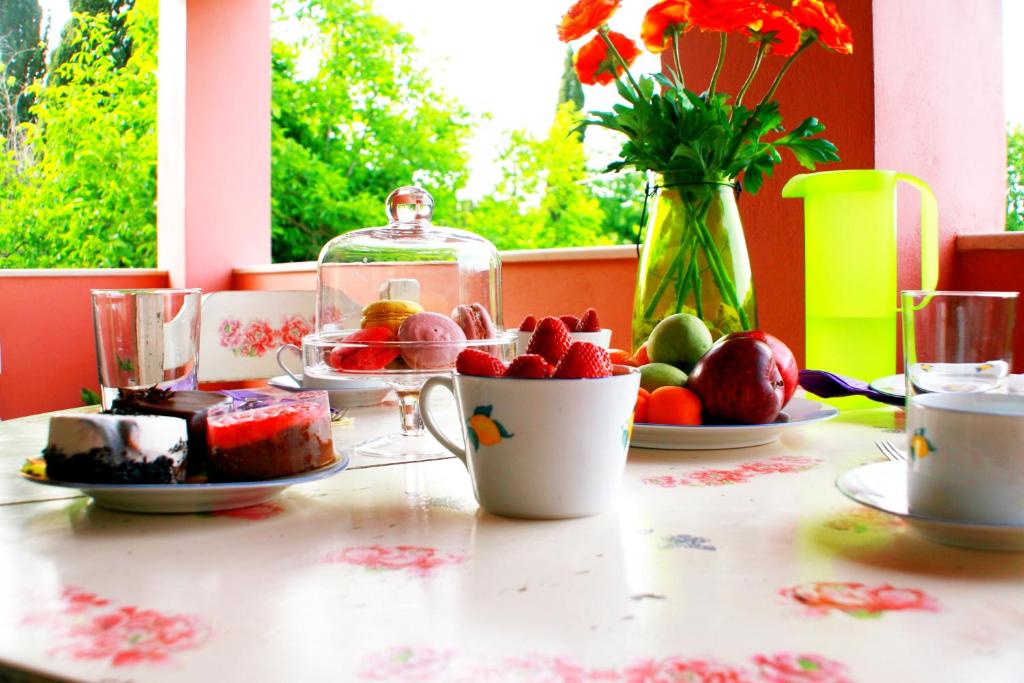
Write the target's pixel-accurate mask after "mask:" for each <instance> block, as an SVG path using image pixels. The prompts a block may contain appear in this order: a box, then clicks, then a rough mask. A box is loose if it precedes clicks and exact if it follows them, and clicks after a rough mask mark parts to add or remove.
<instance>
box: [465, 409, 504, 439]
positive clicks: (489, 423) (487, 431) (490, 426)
mask: <svg viewBox="0 0 1024 683" xmlns="http://www.w3.org/2000/svg"><path fill="white" fill-rule="evenodd" d="M491 408H492V406H477V407H476V408H475V409H474V410H473V415H472V416H471V417H470V418H469V419H468V420H466V434H467V435H468V436H469V440H470V441H472V442H473V448H476V449H479V448H480V446H493V445H495V444H497V443H500V442H501V440H502V439H511V438H512V437H513V436H515V435H514V434H512V433H511V432H510V431H508V430H507V429H505V425H503V424H501V423H500V422H498V421H497V420H495V419H494V418H492V417H491Z"/></svg>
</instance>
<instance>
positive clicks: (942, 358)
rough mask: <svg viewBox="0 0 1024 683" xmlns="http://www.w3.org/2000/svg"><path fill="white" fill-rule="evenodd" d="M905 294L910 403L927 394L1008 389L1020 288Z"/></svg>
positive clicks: (904, 335)
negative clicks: (994, 290)
mask: <svg viewBox="0 0 1024 683" xmlns="http://www.w3.org/2000/svg"><path fill="white" fill-rule="evenodd" d="M902 294H903V366H904V375H905V378H906V387H907V401H908V405H910V400H911V399H912V398H913V397H914V396H915V395H917V394H922V393H935V392H941V393H986V392H997V393H1004V392H1005V391H1006V388H1007V384H1008V378H1009V375H1010V372H1011V368H1012V365H1013V326H1014V317H1015V311H1016V306H1017V293H1016V292H943V291H935V292H929V291H905V292H903V293H902Z"/></svg>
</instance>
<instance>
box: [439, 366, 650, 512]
mask: <svg viewBox="0 0 1024 683" xmlns="http://www.w3.org/2000/svg"><path fill="white" fill-rule="evenodd" d="M438 387H445V388H447V389H448V390H449V391H451V392H452V393H454V394H455V399H456V403H457V404H458V407H459V420H460V422H461V426H462V437H463V443H464V444H465V448H463V447H460V446H458V445H456V444H455V443H453V442H452V441H451V440H450V439H449V438H448V437H447V436H446V435H445V434H444V433H443V432H442V430H441V429H440V428H439V427H438V426H437V422H436V420H435V418H434V415H433V413H432V411H431V408H430V401H429V400H428V396H429V394H430V393H431V392H432V391H433V390H434V389H437V388H438ZM639 388H640V373H639V371H637V370H636V369H635V368H627V367H624V366H615V374H614V375H613V376H611V377H604V378H601V379H514V378H498V377H474V376H471V375H461V374H458V373H454V374H453V375H452V376H450V377H449V376H442V377H431V378H430V379H428V380H427V382H426V384H424V385H423V390H422V392H421V395H420V406H421V409H422V411H423V422H424V424H425V425H426V427H427V430H428V431H429V432H430V433H431V434H433V435H434V438H436V439H437V440H438V441H440V442H441V444H442V445H444V447H445V448H447V449H448V450H450V451H451V452H452V453H454V454H455V455H457V456H458V457H459V458H460V459H461V460H462V462H463V463H464V464H465V465H466V469H468V470H469V476H470V479H471V480H472V481H473V492H474V494H475V495H476V499H477V502H479V503H480V506H481V507H483V508H484V509H485V510H487V511H488V512H492V513H494V514H497V515H506V516H509V517H529V518H535V519H560V518H568V517H586V516H589V515H596V514H599V513H601V512H604V511H605V510H607V509H609V508H610V507H612V505H613V503H614V501H615V496H616V494H617V493H618V490H619V484H620V482H621V480H622V472H623V469H624V468H625V466H626V453H627V451H628V450H629V431H630V426H631V424H632V420H633V405H634V404H635V403H636V394H637V390H638V389H639Z"/></svg>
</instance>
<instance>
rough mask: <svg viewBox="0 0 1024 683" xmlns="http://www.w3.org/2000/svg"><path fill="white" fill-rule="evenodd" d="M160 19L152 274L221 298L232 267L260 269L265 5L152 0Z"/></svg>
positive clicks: (265, 174) (266, 149) (265, 204)
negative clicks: (156, 268) (157, 270)
mask: <svg viewBox="0 0 1024 683" xmlns="http://www.w3.org/2000/svg"><path fill="white" fill-rule="evenodd" d="M183 3H184V6H183ZM168 12H170V14H169V15H168ZM161 14H162V15H166V16H161V65H160V66H161V77H162V80H161V93H160V95H161V103H160V116H161V124H160V125H161V133H160V135H161V141H160V152H161V162H160V168H159V171H160V186H159V189H158V193H159V202H160V213H159V226H158V233H159V254H160V256H159V263H160V267H161V268H165V269H167V270H168V271H169V273H170V280H171V284H172V285H174V286H189V287H202V288H203V289H204V290H206V291H213V290H220V289H230V288H231V273H232V269H233V268H234V267H236V266H242V265H253V264H261V263H269V262H270V2H269V0H162V2H161ZM182 15H183V16H182ZM182 54H183V55H184V58H183V59H182V57H181V55H182ZM182 72H183V76H182ZM182 98H183V101H182ZM175 114H177V115H178V117H179V118H175ZM180 117H183V121H184V125H182V119H181V118H180ZM181 149H184V155H183V158H182V157H181V155H180V150H181ZM176 150H178V151H176Z"/></svg>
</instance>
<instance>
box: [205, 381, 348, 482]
mask: <svg viewBox="0 0 1024 683" xmlns="http://www.w3.org/2000/svg"><path fill="white" fill-rule="evenodd" d="M206 429H207V442H208V443H209V447H210V454H209V461H208V463H207V468H208V470H207V471H208V473H209V477H210V481H255V480H261V479H273V478H275V477H284V476H287V475H290V474H299V473H301V472H307V471H309V470H313V469H316V468H318V467H322V466H323V465H327V464H329V463H331V462H332V461H333V460H334V442H333V440H332V438H331V415H330V409H329V408H328V404H327V393H326V392H323V391H308V392H301V393H289V392H270V391H267V392H260V393H259V394H257V395H255V396H254V397H252V398H248V399H246V400H242V401H236V402H235V404H233V405H232V406H230V407H227V408H214V409H213V410H211V411H210V414H209V415H208V417H207V422H206Z"/></svg>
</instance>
